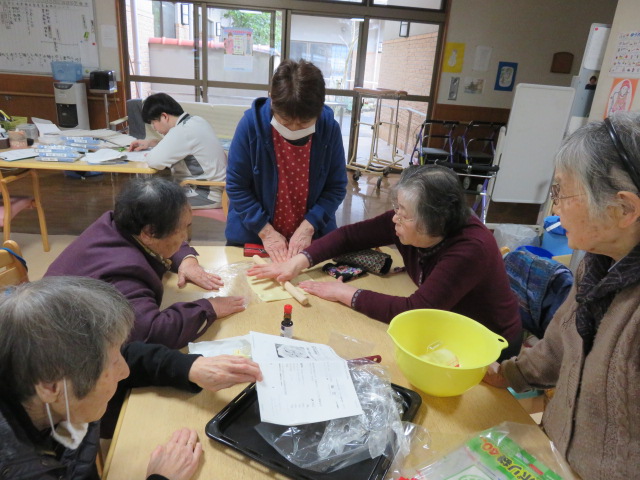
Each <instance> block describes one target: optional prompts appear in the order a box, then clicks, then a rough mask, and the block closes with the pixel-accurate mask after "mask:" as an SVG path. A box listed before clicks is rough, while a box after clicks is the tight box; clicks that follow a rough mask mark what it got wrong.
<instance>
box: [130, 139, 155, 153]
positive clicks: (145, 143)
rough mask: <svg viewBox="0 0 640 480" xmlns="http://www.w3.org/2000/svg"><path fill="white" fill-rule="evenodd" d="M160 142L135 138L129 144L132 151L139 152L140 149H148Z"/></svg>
mask: <svg viewBox="0 0 640 480" xmlns="http://www.w3.org/2000/svg"><path fill="white" fill-rule="evenodd" d="M157 144H158V142H157V141H155V140H134V141H133V142H131V144H130V145H129V151H130V152H139V151H140V150H148V149H149V148H151V147H155V146H156V145H157Z"/></svg>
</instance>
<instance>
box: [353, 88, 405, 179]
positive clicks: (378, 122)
mask: <svg viewBox="0 0 640 480" xmlns="http://www.w3.org/2000/svg"><path fill="white" fill-rule="evenodd" d="M353 90H354V91H355V92H356V94H357V105H358V111H357V112H356V114H357V118H358V121H357V122H356V131H355V142H354V145H353V154H352V155H351V158H350V159H349V162H348V163H347V169H348V170H352V171H353V175H352V177H353V180H354V181H356V182H357V181H358V179H359V178H360V176H361V175H362V174H363V173H370V174H374V175H379V176H380V178H379V179H378V182H377V183H376V188H378V189H380V184H381V183H382V178H383V177H386V176H387V175H389V173H391V172H393V171H396V172H400V171H402V167H401V166H398V163H399V162H400V161H402V159H403V158H404V156H403V155H400V154H399V153H398V129H399V128H400V125H399V123H398V113H399V110H400V99H401V98H403V97H406V96H407V92H405V91H403V90H388V89H382V88H376V89H369V88H362V87H355V88H354V89H353ZM364 97H373V98H375V99H376V109H375V114H374V118H373V122H372V123H367V122H362V121H361V120H360V112H361V109H362V103H363V99H364ZM384 99H392V100H395V101H396V108H395V109H394V110H393V113H392V115H391V118H390V121H383V120H382V118H381V111H382V100H384ZM361 125H366V126H368V127H371V149H370V151H369V159H368V161H367V163H366V165H364V164H360V163H358V162H357V155H358V137H359V135H360V126H361ZM382 126H388V127H389V129H390V135H389V138H390V139H392V140H391V143H390V146H391V154H390V158H381V154H380V153H379V150H378V147H379V145H378V143H379V141H380V128H381V127H382Z"/></svg>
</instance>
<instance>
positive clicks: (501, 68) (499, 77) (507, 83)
mask: <svg viewBox="0 0 640 480" xmlns="http://www.w3.org/2000/svg"><path fill="white" fill-rule="evenodd" d="M517 71H518V64H517V63H513V62H499V63H498V72H497V73H496V84H495V86H494V87H493V89H494V90H501V91H503V92H511V91H512V90H513V86H514V85H515V83H516V72H517Z"/></svg>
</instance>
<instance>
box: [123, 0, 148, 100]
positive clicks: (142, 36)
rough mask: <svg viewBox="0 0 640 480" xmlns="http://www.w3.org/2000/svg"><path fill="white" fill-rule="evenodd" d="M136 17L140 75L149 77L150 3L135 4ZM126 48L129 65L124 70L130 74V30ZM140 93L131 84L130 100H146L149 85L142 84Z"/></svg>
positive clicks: (128, 15)
mask: <svg viewBox="0 0 640 480" xmlns="http://www.w3.org/2000/svg"><path fill="white" fill-rule="evenodd" d="M137 14H138V15H137V16H138V50H139V52H140V75H149V74H150V72H151V67H150V65H149V38H151V37H154V36H155V35H154V31H153V11H152V5H151V2H137ZM127 19H128V21H127V26H129V25H131V11H130V9H129V5H128V3H127ZM127 38H128V42H129V45H128V48H129V62H130V64H129V65H125V68H128V69H129V72H130V73H133V64H132V62H133V52H134V50H133V35H132V32H131V29H130V28H129V29H128V31H127ZM141 86H142V91H141V92H138V91H136V84H135V83H132V84H131V97H132V98H146V97H147V96H148V95H149V93H150V92H149V89H150V84H149V83H142V84H141Z"/></svg>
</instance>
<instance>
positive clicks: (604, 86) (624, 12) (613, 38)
mask: <svg viewBox="0 0 640 480" xmlns="http://www.w3.org/2000/svg"><path fill="white" fill-rule="evenodd" d="M632 31H635V32H637V31H640V2H639V1H638V0H618V8H617V9H616V15H615V18H614V19H613V23H612V24H611V33H610V34H609V42H608V43H607V48H606V49H605V52H604V58H603V60H602V70H601V71H600V78H599V79H598V88H597V89H596V93H595V95H594V97H593V103H592V104H591V113H590V114H589V121H594V120H602V118H603V116H604V111H605V108H606V106H607V100H608V99H609V91H610V90H611V86H612V85H613V79H614V76H613V75H612V74H610V73H609V68H611V60H612V59H613V54H614V52H615V50H616V47H617V44H618V35H620V34H621V33H628V32H632ZM617 76H618V77H623V75H617ZM639 83H640V82H639ZM631 110H640V95H639V94H638V93H637V92H636V95H635V98H634V99H633V103H632V104H631Z"/></svg>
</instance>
